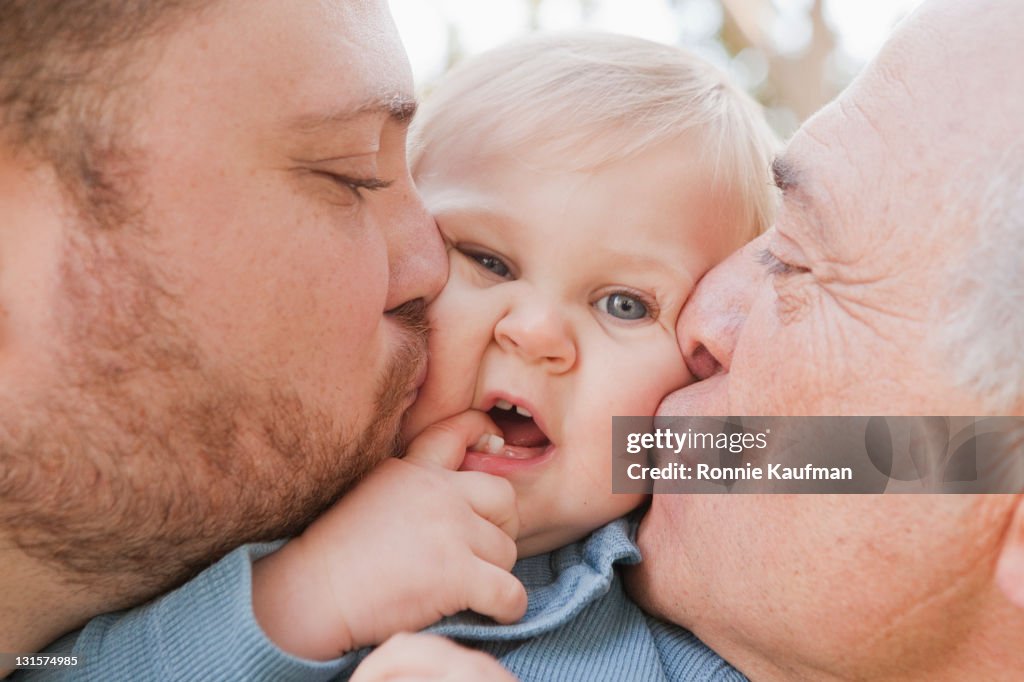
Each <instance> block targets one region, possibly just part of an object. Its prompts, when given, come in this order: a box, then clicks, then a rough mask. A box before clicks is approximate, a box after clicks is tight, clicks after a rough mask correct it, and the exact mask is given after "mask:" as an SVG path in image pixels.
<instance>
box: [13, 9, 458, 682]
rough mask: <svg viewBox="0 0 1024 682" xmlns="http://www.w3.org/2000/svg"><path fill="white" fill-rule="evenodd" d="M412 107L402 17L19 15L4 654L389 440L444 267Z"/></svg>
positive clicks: (269, 518) (346, 477) (173, 578)
mask: <svg viewBox="0 0 1024 682" xmlns="http://www.w3.org/2000/svg"><path fill="white" fill-rule="evenodd" d="M411 93H412V84H411V77H410V73H409V69H408V63H407V60H406V59H405V56H404V54H403V52H402V49H401V46H400V44H399V42H398V39H397V36H396V34H395V31H394V28H393V25H392V23H391V20H390V17H389V16H388V13H387V9H386V7H385V3H383V2H371V1H366V2H355V1H350V0H345V1H343V2H342V1H337V2H302V3H295V2H290V1H289V0H260V1H259V2H254V1H252V0H245V1H244V2H243V1H241V0H222V1H220V2H215V3H210V2H199V1H196V0H177V1H172V0H146V1H144V2H127V3H126V2H122V1H120V0H94V1H93V2H79V3H75V5H74V6H73V7H69V6H68V3H65V2H63V1H58V0H31V1H29V0H24V1H22V0H12V1H10V2H4V3H3V6H2V7H0V123H2V127H0V215H2V216H3V219H2V220H3V226H2V229H0V372H2V376H3V381H2V385H0V564H2V566H3V569H2V571H0V593H2V594H3V598H2V603H3V605H2V608H0V651H2V652H30V651H34V650H36V649H37V648H38V647H41V646H42V645H44V644H46V643H47V642H49V641H50V640H52V639H53V638H54V637H56V636H57V635H59V634H61V633H63V632H65V631H67V630H69V629H71V628H72V627H75V626H77V625H79V624H81V623H83V622H84V621H85V620H86V619H88V618H89V617H90V616H92V615H94V614H96V613H98V612H102V611H108V610H111V609H113V608H118V607H122V606H125V605H129V604H132V603H137V602H139V601H141V600H143V599H144V598H147V597H148V596H151V595H153V594H154V593H156V592H159V591H161V590H164V589H166V588H167V587H169V586H171V585H173V584H175V583H177V582H180V581H181V580H182V579H183V578H185V577H187V576H189V575H190V574H193V573H194V572H195V571H196V570H198V569H199V568H201V567H203V566H204V565H206V564H208V563H209V562H210V561H211V560H213V559H215V558H216V557H217V556H219V555H221V554H223V553H224V552H225V551H226V550H227V549H229V548H231V547H233V546H236V545H238V544H239V543H241V542H247V541H251V540H257V539H271V538H275V537H281V536H283V535H285V534H287V533H291V532H294V531H296V530H298V529H300V528H302V527H303V526H304V525H305V524H306V523H307V522H308V521H309V520H310V519H311V518H313V517H314V516H315V515H317V514H318V513H319V512H320V511H322V510H323V509H324V508H325V507H326V506H327V505H328V504H329V503H330V502H331V501H333V500H334V499H335V498H336V497H337V496H338V495H339V494H341V493H342V492H343V491H344V490H345V488H346V486H347V485H348V484H349V483H350V482H351V481H352V480H353V479H354V478H355V477H356V476H358V475H359V474H360V473H361V472H363V471H365V470H366V469H368V468H369V467H370V466H372V465H373V464H374V463H376V462H378V461H379V460H380V459H381V458H384V457H387V456H389V455H391V454H392V453H393V450H394V448H393V441H394V438H395V434H396V432H397V428H398V425H399V421H400V418H401V415H402V414H403V412H404V410H405V408H406V407H407V406H408V405H409V404H410V402H411V400H412V398H413V397H414V395H415V391H416V388H417V386H418V383H419V382H420V381H421V380H422V372H423V368H424V359H425V358H424V339H423V333H422V332H423V324H422V323H423V317H422V311H423V299H424V298H427V297H430V296H432V295H434V294H435V293H436V292H437V291H438V290H439V288H440V286H441V284H442V282H443V280H444V278H445V275H446V259H445V258H444V254H443V250H442V245H441V241H440V239H439V236H438V233H437V231H436V229H435V227H434V224H433V221H432V220H431V219H430V218H429V216H428V215H427V213H426V211H425V210H424V208H423V206H422V205H421V203H420V201H419V199H418V197H417V195H416V193H415V192H414V190H413V188H412V185H411V182H410V178H409V174H408V170H407V168H406V163H405V132H406V127H407V125H408V122H409V119H410V117H411V116H412V113H413V110H414V108H415V103H414V100H413V98H412V94H411ZM3 667H4V666H3V664H2V663H0V668H3ZM0 674H2V671H0Z"/></svg>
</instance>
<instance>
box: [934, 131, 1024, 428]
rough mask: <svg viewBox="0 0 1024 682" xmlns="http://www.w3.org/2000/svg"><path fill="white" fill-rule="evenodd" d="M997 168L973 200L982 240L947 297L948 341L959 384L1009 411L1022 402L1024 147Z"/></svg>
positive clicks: (991, 407)
mask: <svg viewBox="0 0 1024 682" xmlns="http://www.w3.org/2000/svg"><path fill="white" fill-rule="evenodd" d="M992 165H993V166H994V169H993V172H992V174H991V175H990V177H989V180H988V183H987V187H986V188H984V189H983V190H982V191H981V192H979V193H978V195H977V196H976V198H975V200H977V201H979V202H980V206H979V208H978V210H977V211H975V213H974V215H975V216H976V218H975V221H976V222H977V225H976V228H975V230H974V236H975V238H976V243H975V245H974V246H973V247H972V248H971V249H969V250H968V252H967V258H966V259H965V260H963V261H962V262H961V263H960V264H959V265H958V266H957V268H956V270H955V271H954V273H953V277H951V278H950V285H949V290H948V292H947V293H946V296H944V297H943V299H944V300H945V301H949V302H952V305H951V306H945V308H946V309H945V310H943V311H942V313H944V314H945V315H947V316H948V318H947V319H948V320H949V323H948V324H947V326H946V333H945V334H944V335H943V336H944V338H943V339H942V341H943V351H944V353H945V356H946V357H947V358H948V359H949V361H950V366H951V369H952V372H953V379H954V381H955V382H956V384H957V385H958V386H959V387H960V388H962V389H964V390H967V391H969V392H970V393H971V394H972V395H975V396H977V397H978V398H979V399H981V401H982V403H983V404H984V405H985V407H986V408H987V409H989V410H992V411H993V412H996V413H1006V412H1010V411H1012V410H1015V409H1020V407H1021V406H1022V405H1024V347H1022V346H1024V143H1021V142H1018V143H1016V144H1014V145H1011V146H1010V147H1009V148H1008V149H1006V150H1005V151H1003V152H1002V154H1001V159H999V160H998V161H996V162H995V163H993V164H992ZM961 191H963V189H962V188H961Z"/></svg>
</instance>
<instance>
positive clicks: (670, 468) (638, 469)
mask: <svg viewBox="0 0 1024 682" xmlns="http://www.w3.org/2000/svg"><path fill="white" fill-rule="evenodd" d="M626 475H627V476H629V478H630V479H632V480H634V481H640V480H645V479H651V480H663V481H665V480H675V481H691V480H698V481H760V480H780V481H852V480H853V469H852V468H850V467H816V466H814V465H811V464H805V465H804V466H802V467H787V466H782V465H781V464H769V465H768V468H767V469H766V468H764V467H759V466H754V465H752V464H750V463H747V464H746V465H745V466H738V467H721V466H711V465H710V464H697V465H695V466H688V465H686V464H680V463H678V462H672V463H671V464H668V465H666V466H662V467H648V466H644V465H642V464H636V463H634V464H630V465H629V467H627V469H626Z"/></svg>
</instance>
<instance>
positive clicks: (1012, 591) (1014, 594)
mask: <svg viewBox="0 0 1024 682" xmlns="http://www.w3.org/2000/svg"><path fill="white" fill-rule="evenodd" d="M1012 514H1013V518H1012V519H1011V520H1010V527H1009V529H1007V531H1006V537H1004V538H1003V547H1002V549H1001V550H1000V552H999V563H998V564H996V583H997V584H998V585H999V588H1000V589H1001V590H1002V591H1003V594H1005V595H1006V597H1007V599H1009V600H1010V601H1011V602H1012V603H1014V604H1016V605H1017V607H1018V608H1020V609H1024V495H1017V499H1016V502H1015V503H1014V505H1013V510H1012Z"/></svg>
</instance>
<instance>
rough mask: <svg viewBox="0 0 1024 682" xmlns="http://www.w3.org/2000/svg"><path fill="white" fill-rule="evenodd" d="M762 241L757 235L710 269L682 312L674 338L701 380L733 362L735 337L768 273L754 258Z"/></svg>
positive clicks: (691, 369)
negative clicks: (765, 273) (677, 340)
mask: <svg viewBox="0 0 1024 682" xmlns="http://www.w3.org/2000/svg"><path fill="white" fill-rule="evenodd" d="M762 244H763V242H762V240H761V239H756V240H754V241H752V242H750V243H749V244H747V245H746V246H745V247H743V248H742V249H740V250H738V251H736V252H734V253H733V254H732V255H731V256H729V257H728V258H726V259H725V260H724V261H722V262H721V263H719V264H718V265H717V266H715V267H714V268H712V269H711V270H710V271H709V272H708V273H707V274H706V275H704V277H703V278H702V279H701V280H700V282H699V283H698V284H697V288H696V289H695V290H694V292H693V294H692V295H691V296H690V299H689V300H688V301H687V302H686V306H685V307H684V308H683V312H682V314H681V315H680V316H679V321H678V322H677V323H676V338H678V339H679V348H680V350H681V351H682V352H683V358H684V359H685V360H686V366H687V367H689V368H690V372H691V373H692V374H693V375H694V376H695V377H696V378H697V379H698V380H700V379H707V378H708V377H710V376H712V375H714V374H717V373H719V372H728V371H729V368H730V367H731V366H732V357H733V351H735V349H736V342H737V341H738V340H739V337H740V333H741V332H742V331H743V327H744V325H745V324H746V320H747V313H748V312H749V310H750V304H751V302H752V301H753V299H754V296H755V293H756V291H757V288H758V284H759V283H760V281H761V280H762V278H763V277H764V273H763V269H764V268H763V266H761V265H760V264H759V263H758V262H757V258H756V254H757V253H759V252H760V249H761V248H763V246H762Z"/></svg>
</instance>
